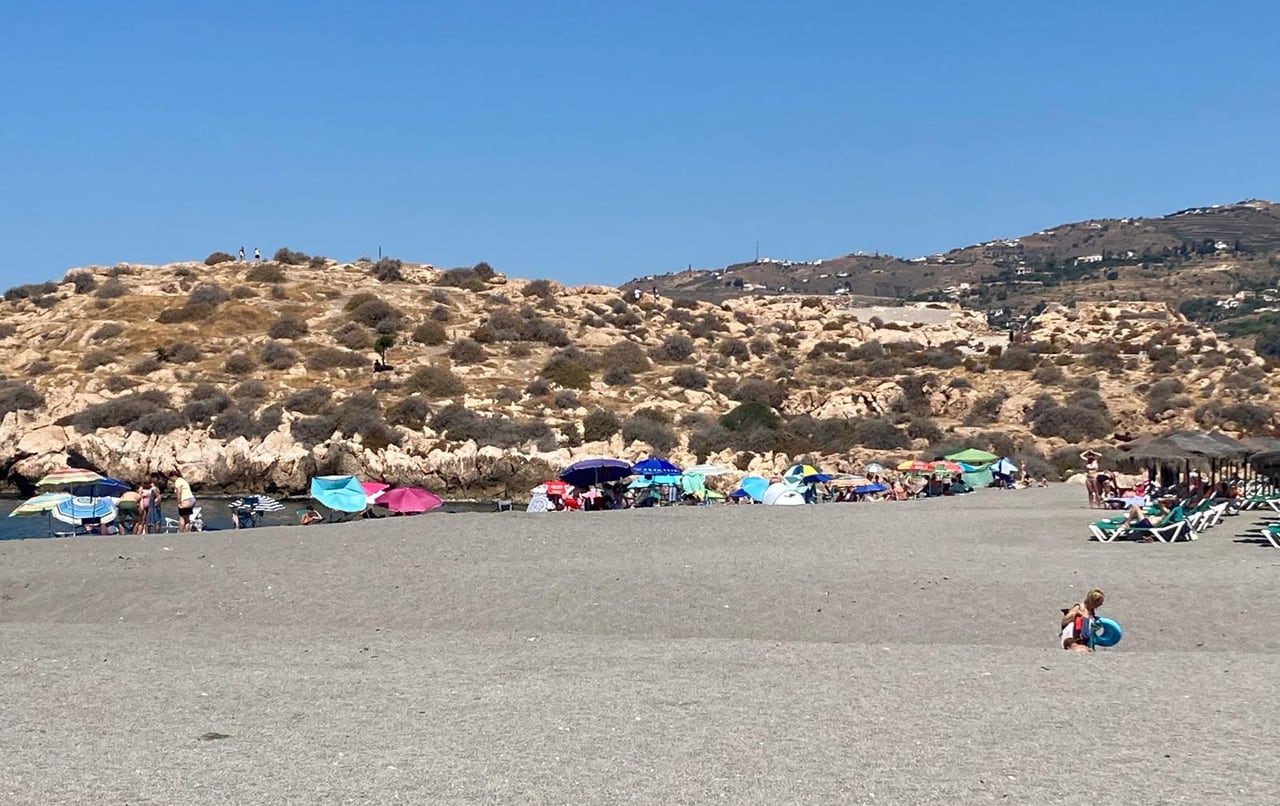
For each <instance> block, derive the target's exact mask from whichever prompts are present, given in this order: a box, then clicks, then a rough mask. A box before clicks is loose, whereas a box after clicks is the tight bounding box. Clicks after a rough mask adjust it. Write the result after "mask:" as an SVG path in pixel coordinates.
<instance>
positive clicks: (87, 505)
mask: <svg viewBox="0 0 1280 806" xmlns="http://www.w3.org/2000/svg"><path fill="white" fill-rule="evenodd" d="M52 515H53V517H55V518H57V519H58V520H60V521H62V522H63V523H70V524H73V525H75V526H79V525H81V524H83V523H84V522H85V521H97V522H98V523H111V522H112V521H113V520H115V519H116V502H115V501H112V500H111V499H110V498H87V497H84V496H71V497H68V498H67V499H66V500H64V501H62V502H60V503H59V504H57V505H56V506H55V507H54V508H53V512H52Z"/></svg>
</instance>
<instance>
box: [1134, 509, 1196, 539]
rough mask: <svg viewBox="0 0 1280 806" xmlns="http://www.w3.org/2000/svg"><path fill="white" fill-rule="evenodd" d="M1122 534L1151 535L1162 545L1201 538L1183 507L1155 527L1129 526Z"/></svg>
mask: <svg viewBox="0 0 1280 806" xmlns="http://www.w3.org/2000/svg"><path fill="white" fill-rule="evenodd" d="M1122 534H1123V535H1124V536H1125V537H1135V536H1136V537H1139V538H1140V537H1145V536H1148V535H1150V536H1151V537H1153V538H1155V539H1156V540H1157V541H1159V542H1161V543H1175V542H1177V541H1178V540H1196V539H1198V538H1199V537H1200V534H1199V532H1197V531H1196V529H1195V525H1194V524H1193V523H1192V522H1191V520H1190V519H1188V518H1187V516H1186V513H1185V512H1183V509H1182V507H1181V506H1176V507H1174V508H1173V509H1172V510H1170V511H1169V514H1168V516H1166V517H1165V518H1164V520H1162V521H1161V522H1160V523H1158V524H1156V525H1154V526H1129V527H1128V528H1126V529H1124V530H1123V532H1122Z"/></svg>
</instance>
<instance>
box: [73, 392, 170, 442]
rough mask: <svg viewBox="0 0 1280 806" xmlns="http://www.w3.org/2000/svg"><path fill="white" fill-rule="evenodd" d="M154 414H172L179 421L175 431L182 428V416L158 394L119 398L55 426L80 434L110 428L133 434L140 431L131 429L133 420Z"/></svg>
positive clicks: (165, 397) (147, 393)
mask: <svg viewBox="0 0 1280 806" xmlns="http://www.w3.org/2000/svg"><path fill="white" fill-rule="evenodd" d="M156 412H168V413H169V414H172V415H173V416H175V417H177V418H178V420H179V423H178V426H177V427H178V428H181V427H182V425H183V422H182V416H181V415H180V414H178V413H177V412H176V411H173V409H172V408H170V402H169V396H168V395H166V394H164V393H163V392H160V391H158V390H149V391H146V392H138V393H136V394H129V395H122V396H121V397H117V398H115V399H113V400H106V401H103V402H102V403H95V404H93V405H91V406H88V407H87V408H85V409H84V410H83V411H80V412H78V413H76V414H73V415H71V416H70V417H64V418H62V419H61V420H59V421H58V424H59V425H72V426H74V427H75V429H76V430H77V431H79V432H80V433H81V434H92V433H93V432H95V431H100V430H102V429H104V428H114V427H124V428H125V429H128V430H134V431H136V430H140V429H138V428H136V427H134V423H135V422H136V421H137V420H139V419H141V418H142V417H144V416H146V415H148V414H152V413H156ZM165 433H167V432H165Z"/></svg>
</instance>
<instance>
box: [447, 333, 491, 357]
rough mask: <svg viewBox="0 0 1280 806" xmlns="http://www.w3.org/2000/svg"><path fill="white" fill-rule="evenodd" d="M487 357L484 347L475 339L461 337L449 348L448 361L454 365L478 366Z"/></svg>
mask: <svg viewBox="0 0 1280 806" xmlns="http://www.w3.org/2000/svg"><path fill="white" fill-rule="evenodd" d="M488 357H489V354H488V353H487V352H485V349H484V346H483V345H481V344H480V342H478V341H476V340H475V339H469V338H467V337H465V336H464V337H462V338H460V339H458V340H457V341H455V342H454V343H453V346H452V347H450V348H449V360H451V361H453V363H455V364H479V363H481V362H482V361H484V360H485V359H486V358H488Z"/></svg>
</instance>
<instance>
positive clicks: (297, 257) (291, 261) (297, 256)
mask: <svg viewBox="0 0 1280 806" xmlns="http://www.w3.org/2000/svg"><path fill="white" fill-rule="evenodd" d="M271 259H272V260H273V261H274V262H276V263H283V264H284V265H286V266H301V265H302V264H304V263H310V262H311V256H310V255H306V254H303V253H302V252H295V251H293V250H292V249H290V248H289V247H287V246H282V247H280V248H279V249H277V250H276V253H275V254H274V255H272V256H271Z"/></svg>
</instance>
